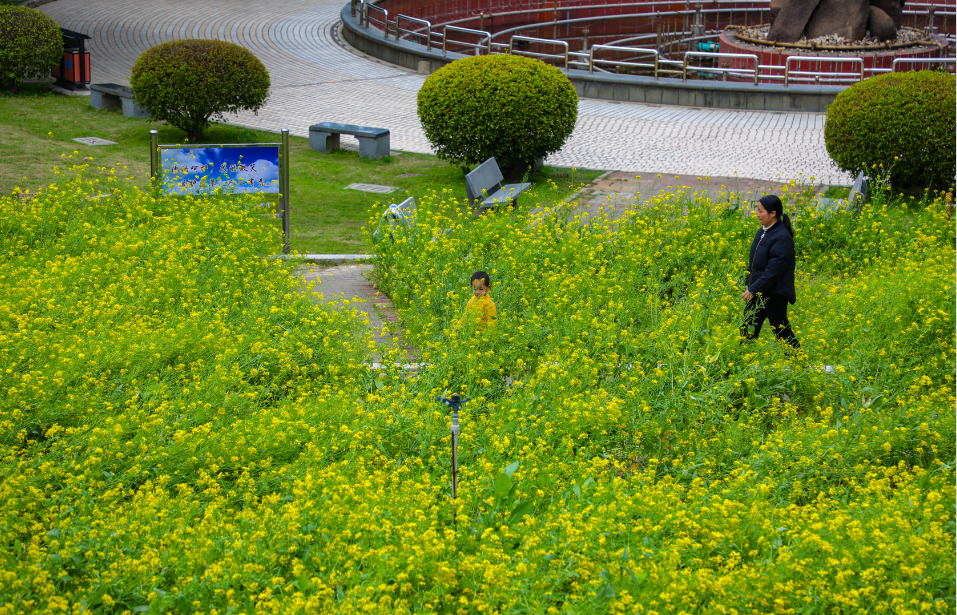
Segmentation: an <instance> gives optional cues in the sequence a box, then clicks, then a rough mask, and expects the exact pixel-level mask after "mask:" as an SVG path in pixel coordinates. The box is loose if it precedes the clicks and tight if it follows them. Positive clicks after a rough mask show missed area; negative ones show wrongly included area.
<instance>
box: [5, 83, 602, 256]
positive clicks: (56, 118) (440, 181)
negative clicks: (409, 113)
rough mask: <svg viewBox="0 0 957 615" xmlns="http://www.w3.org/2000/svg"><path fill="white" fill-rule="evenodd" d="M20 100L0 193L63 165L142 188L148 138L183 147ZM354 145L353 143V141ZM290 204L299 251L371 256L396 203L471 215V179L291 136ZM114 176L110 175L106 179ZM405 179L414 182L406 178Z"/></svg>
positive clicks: (551, 190)
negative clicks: (372, 241)
mask: <svg viewBox="0 0 957 615" xmlns="http://www.w3.org/2000/svg"><path fill="white" fill-rule="evenodd" d="M22 92H23V93H22V94H20V95H18V96H11V95H3V96H0V134H2V135H3V136H2V138H0V194H10V193H11V192H12V191H13V190H14V189H16V188H17V187H20V188H22V189H27V188H30V189H32V190H35V189H36V186H38V185H48V184H50V183H56V182H58V181H60V180H61V177H60V176H59V175H58V174H57V173H58V169H57V167H60V168H64V167H65V166H69V165H68V164H66V163H65V160H68V157H69V156H71V155H72V156H73V157H74V158H73V159H72V160H69V163H70V164H74V163H77V162H89V163H91V164H92V165H94V166H97V165H103V164H106V165H109V166H113V165H115V166H117V167H119V169H120V171H119V172H121V173H124V174H129V175H130V176H132V177H133V184H134V185H137V186H140V187H142V188H145V187H146V186H147V184H148V177H149V131H150V130H151V129H153V128H155V129H157V130H159V134H160V142H161V143H167V144H169V143H182V142H183V139H184V134H183V133H182V132H180V131H179V130H177V129H175V128H173V127H171V126H168V125H166V124H157V123H153V122H149V121H147V120H141V119H134V118H126V117H123V115H122V114H121V113H119V112H111V111H100V110H97V109H94V108H92V107H91V106H90V104H89V99H87V98H86V97H69V96H61V95H58V94H55V93H53V92H52V91H51V90H50V89H49V87H48V86H47V85H46V84H25V85H24V86H23V87H22ZM75 137H100V138H103V139H108V140H110V141H115V142H116V143H117V145H110V146H96V147H92V146H87V145H84V144H82V143H78V142H76V141H73V140H72V139H73V138H75ZM277 140H278V137H277V135H276V134H275V133H269V132H265V131H258V130H251V129H248V128H242V127H239V126H229V125H225V124H215V125H213V126H212V127H210V128H209V130H207V133H206V139H205V141H206V142H207V143H254V142H275V141H277ZM346 141H347V142H348V137H346ZM290 147H291V150H292V152H291V167H290V172H291V177H290V197H291V199H292V212H293V214H292V216H293V217H292V232H293V236H292V247H293V249H294V250H297V251H299V252H302V253H328V254H343V253H364V252H368V251H369V250H370V246H369V245H368V242H367V240H366V239H365V238H364V237H363V233H362V227H363V225H365V224H366V223H367V222H368V220H369V219H370V217H371V216H374V215H376V214H377V213H378V212H380V211H381V210H382V209H384V207H385V206H386V205H388V204H389V203H391V202H395V201H399V200H402V199H404V198H406V195H411V196H416V197H417V198H420V197H421V196H422V195H425V194H427V193H428V194H431V193H432V192H433V191H434V192H436V193H437V194H444V195H447V196H449V197H454V200H450V201H449V202H450V203H452V206H453V207H456V208H460V209H463V210H464V209H465V208H466V207H465V205H464V204H463V203H462V202H461V201H462V200H463V199H464V195H465V177H464V175H463V174H462V172H461V171H460V170H459V169H457V168H456V167H454V166H452V165H449V164H447V163H445V162H443V161H441V160H439V159H437V158H436V157H435V156H431V155H427V154H413V153H406V152H403V153H400V154H397V155H395V156H389V157H386V158H384V159H382V160H368V159H364V158H362V159H360V158H359V155H358V153H356V152H352V151H346V150H340V151H338V152H336V153H334V154H331V155H325V154H319V153H318V152H314V151H312V150H310V149H309V143H308V140H307V139H304V138H299V137H292V138H291V139H290ZM101 173H109V171H108V170H107V171H101ZM599 173H600V172H599V171H591V170H585V169H576V170H573V169H556V168H551V167H546V168H544V169H542V170H541V171H538V172H536V173H533V174H532V175H531V176H530V178H529V179H530V181H532V182H533V183H534V184H535V188H534V189H533V191H532V193H533V194H532V196H530V197H526V198H532V199H534V200H535V201H536V202H542V203H550V202H555V201H559V200H561V199H563V198H565V197H567V196H568V195H569V194H571V193H572V192H574V191H575V190H577V189H578V188H579V187H580V186H581V185H583V184H586V183H588V182H590V181H591V180H593V179H594V178H595V177H597V176H598V175H599ZM401 175H406V176H407V177H400V176H401ZM352 183H365V184H378V185H387V186H395V187H397V188H399V190H398V191H396V192H393V193H392V194H388V195H384V194H375V193H368V192H359V191H356V190H346V189H345V187H346V186H348V185H349V184H352Z"/></svg>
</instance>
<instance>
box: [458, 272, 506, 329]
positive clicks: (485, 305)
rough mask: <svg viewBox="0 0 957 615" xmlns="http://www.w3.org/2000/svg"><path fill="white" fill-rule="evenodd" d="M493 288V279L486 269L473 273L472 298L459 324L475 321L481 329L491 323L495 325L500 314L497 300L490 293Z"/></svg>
mask: <svg viewBox="0 0 957 615" xmlns="http://www.w3.org/2000/svg"><path fill="white" fill-rule="evenodd" d="M490 290H492V279H491V278H489V276H488V274H487V273H485V272H484V271H476V272H475V273H473V274H472V298H471V299H469V302H468V303H467V304H466V305H465V313H464V314H462V318H461V319H459V326H462V325H464V324H465V323H466V322H474V323H475V324H476V325H478V329H479V330H480V331H481V330H482V329H484V328H485V327H486V325H488V324H489V323H491V326H494V325H495V322H496V321H497V320H498V314H497V313H496V311H495V302H494V301H492V298H491V297H489V295H488V293H489V291H490Z"/></svg>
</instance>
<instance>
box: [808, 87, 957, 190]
mask: <svg viewBox="0 0 957 615" xmlns="http://www.w3.org/2000/svg"><path fill="white" fill-rule="evenodd" d="M955 86H957V83H955V78H954V75H951V74H948V73H942V72H937V71H915V72H907V73H891V74H886V75H880V76H878V77H871V78H870V79H867V80H865V81H862V82H860V83H857V84H854V85H852V86H851V87H849V88H847V89H846V90H844V91H843V92H841V93H840V94H839V95H838V96H837V98H836V99H835V100H834V102H833V103H832V104H831V106H830V107H828V110H827V122H826V124H825V126H824V140H825V143H826V145H827V152H828V154H830V156H831V158H833V159H834V162H835V164H837V166H838V167H839V168H840V169H841V170H844V171H848V172H850V173H853V174H856V173H858V172H860V171H864V173H865V174H866V175H868V176H874V175H875V173H876V171H875V169H876V170H877V171H880V170H881V169H882V168H883V171H880V172H883V173H886V172H887V171H888V170H890V177H891V182H892V183H893V185H894V186H897V187H900V188H904V187H915V186H916V187H921V188H939V189H944V188H947V187H950V186H953V185H954V172H955V162H957V160H955V145H954V143H955V139H957V125H955V116H954V108H955V103H957V99H955V95H954V91H955ZM875 165H876V166H875Z"/></svg>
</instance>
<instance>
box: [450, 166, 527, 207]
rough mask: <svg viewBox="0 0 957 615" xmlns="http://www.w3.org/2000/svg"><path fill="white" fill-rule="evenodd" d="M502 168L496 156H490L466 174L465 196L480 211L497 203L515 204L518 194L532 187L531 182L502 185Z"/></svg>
mask: <svg viewBox="0 0 957 615" xmlns="http://www.w3.org/2000/svg"><path fill="white" fill-rule="evenodd" d="M503 179H505V178H504V177H503V176H502V170H501V169H499V168H498V163H497V162H496V161H495V158H494V157H492V158H489V159H488V160H486V161H485V162H483V163H482V164H480V165H479V166H478V167H476V168H475V169H474V170H472V171H471V172H470V173H469V174H468V175H466V176H465V196H466V198H468V200H469V204H471V205H472V207H475V208H477V210H478V212H477V213H481V212H482V211H484V210H486V209H489V208H492V207H495V206H496V205H502V204H508V205H515V204H516V203H517V202H518V195H520V194H522V193H523V192H525V191H526V190H528V189H529V188H531V187H532V184H530V183H529V182H523V183H521V184H507V185H505V186H503V185H502V180H503Z"/></svg>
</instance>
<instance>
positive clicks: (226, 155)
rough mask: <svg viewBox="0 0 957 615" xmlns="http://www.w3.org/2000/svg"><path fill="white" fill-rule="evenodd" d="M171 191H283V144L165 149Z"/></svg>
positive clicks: (165, 172)
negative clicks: (281, 155)
mask: <svg viewBox="0 0 957 615" xmlns="http://www.w3.org/2000/svg"><path fill="white" fill-rule="evenodd" d="M161 152H162V165H163V190H164V191H165V192H167V193H169V194H204V193H207V192H213V191H214V190H216V189H220V190H221V191H222V192H227V193H235V194H240V193H247V192H256V193H260V192H271V193H278V192H279V148H278V147H276V146H264V147H202V148H182V149H179V148H177V149H171V148H166V147H164V148H163V149H162V150H161Z"/></svg>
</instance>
